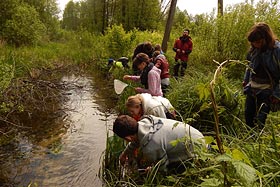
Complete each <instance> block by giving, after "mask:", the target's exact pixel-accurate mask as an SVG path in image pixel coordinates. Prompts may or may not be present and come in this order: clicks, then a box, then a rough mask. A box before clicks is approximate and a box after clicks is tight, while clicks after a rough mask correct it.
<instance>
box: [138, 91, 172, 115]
mask: <svg viewBox="0 0 280 187" xmlns="http://www.w3.org/2000/svg"><path fill="white" fill-rule="evenodd" d="M141 97H142V99H143V102H142V107H143V112H144V115H153V116H157V117H161V118H166V115H165V113H166V112H167V110H168V111H170V112H171V111H174V107H173V106H172V104H171V103H170V101H169V100H168V99H166V98H164V97H161V96H152V95H151V94H148V93H142V94H141Z"/></svg>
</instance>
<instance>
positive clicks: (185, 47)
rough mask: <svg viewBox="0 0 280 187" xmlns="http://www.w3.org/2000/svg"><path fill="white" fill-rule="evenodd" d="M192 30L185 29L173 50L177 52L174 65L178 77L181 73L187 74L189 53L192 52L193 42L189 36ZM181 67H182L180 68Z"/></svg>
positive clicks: (175, 75) (175, 74) (182, 74)
mask: <svg viewBox="0 0 280 187" xmlns="http://www.w3.org/2000/svg"><path fill="white" fill-rule="evenodd" d="M189 33H190V30H189V29H185V30H184V31H183V35H182V36H180V37H179V38H178V39H176V41H175V43H174V46H173V51H175V52H176V55H175V62H176V64H175V66H174V77H175V78H177V77H178V76H179V71H180V75H181V76H184V75H185V70H186V69H187V62H188V59H189V54H190V53H191V52H192V48H193V43H192V39H191V37H190V36H189ZM180 68H181V69H180Z"/></svg>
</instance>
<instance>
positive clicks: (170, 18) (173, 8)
mask: <svg viewBox="0 0 280 187" xmlns="http://www.w3.org/2000/svg"><path fill="white" fill-rule="evenodd" d="M176 5H177V0H171V5H170V9H169V13H168V18H167V21H166V26H165V32H164V37H163V40H162V44H161V48H162V50H163V52H165V53H166V50H167V42H168V40H169V37H170V32H171V28H172V23H173V18H174V14H175V11H176Z"/></svg>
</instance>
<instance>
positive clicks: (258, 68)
mask: <svg viewBox="0 0 280 187" xmlns="http://www.w3.org/2000/svg"><path fill="white" fill-rule="evenodd" d="M247 59H248V60H249V61H250V64H249V66H250V68H251V69H252V70H253V72H255V73H252V72H251V70H250V69H247V70H246V72H245V75H244V82H246V83H249V84H251V83H252V81H253V82H256V83H257V84H266V85H268V86H269V85H271V80H270V78H269V76H271V78H272V80H273V81H274V83H277V82H278V81H279V79H280V62H279V61H280V42H279V41H276V42H275V48H274V49H273V50H271V49H268V50H266V51H261V50H259V49H253V50H252V51H251V52H250V53H249V54H248V56H247ZM267 72H269V75H268V74H267ZM252 87H253V85H252Z"/></svg>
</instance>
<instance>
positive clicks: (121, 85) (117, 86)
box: [114, 79, 128, 94]
mask: <svg viewBox="0 0 280 187" xmlns="http://www.w3.org/2000/svg"><path fill="white" fill-rule="evenodd" d="M127 86H128V84H126V83H124V82H122V81H120V80H118V79H114V89H115V92H116V93H117V94H121V93H122V92H123V90H124V89H125V88H126V87H127Z"/></svg>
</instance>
